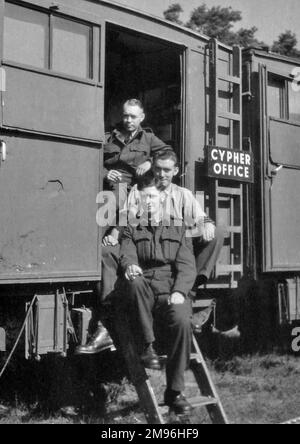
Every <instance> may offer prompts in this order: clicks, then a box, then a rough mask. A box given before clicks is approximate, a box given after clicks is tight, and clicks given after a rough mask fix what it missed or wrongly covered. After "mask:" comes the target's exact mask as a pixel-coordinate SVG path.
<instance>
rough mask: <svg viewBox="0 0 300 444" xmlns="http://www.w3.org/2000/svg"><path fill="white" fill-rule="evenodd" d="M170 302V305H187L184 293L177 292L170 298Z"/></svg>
mask: <svg viewBox="0 0 300 444" xmlns="http://www.w3.org/2000/svg"><path fill="white" fill-rule="evenodd" d="M169 302H170V305H183V304H184V303H185V297H184V296H183V294H182V293H178V292H177V291H176V292H175V293H173V294H172V295H171V296H170V299H169Z"/></svg>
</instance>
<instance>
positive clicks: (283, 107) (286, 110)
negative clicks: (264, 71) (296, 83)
mask: <svg viewBox="0 0 300 444" xmlns="http://www.w3.org/2000/svg"><path fill="white" fill-rule="evenodd" d="M270 78H271V79H274V80H276V81H280V82H281V83H282V86H283V87H282V90H281V94H282V103H281V104H280V114H281V117H280V118H278V117H277V116H273V115H272V114H271V113H270V111H269V103H267V111H268V117H269V118H270V119H273V120H281V121H283V122H289V123H292V124H295V125H299V126H300V120H293V119H291V118H290V111H291V110H290V84H291V83H292V82H293V80H294V78H293V77H292V76H287V75H284V74H280V73H276V72H273V71H268V75H267V89H268V88H269V81H270ZM299 94H300V93H299ZM267 97H268V92H267ZM299 98H300V95H299Z"/></svg>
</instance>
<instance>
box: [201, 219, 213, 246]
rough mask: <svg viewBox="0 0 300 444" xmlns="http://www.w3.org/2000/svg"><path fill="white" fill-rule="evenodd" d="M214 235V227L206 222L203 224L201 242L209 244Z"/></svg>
mask: <svg viewBox="0 0 300 444" xmlns="http://www.w3.org/2000/svg"><path fill="white" fill-rule="evenodd" d="M215 235H216V227H215V226H214V224H212V223H211V222H207V223H206V224H204V230H203V240H204V241H205V242H211V241H212V240H214V238H215Z"/></svg>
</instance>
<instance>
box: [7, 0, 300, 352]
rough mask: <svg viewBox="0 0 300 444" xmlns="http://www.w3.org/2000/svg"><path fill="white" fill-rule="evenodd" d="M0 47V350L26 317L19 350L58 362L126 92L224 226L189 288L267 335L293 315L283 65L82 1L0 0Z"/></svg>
mask: <svg viewBox="0 0 300 444" xmlns="http://www.w3.org/2000/svg"><path fill="white" fill-rule="evenodd" d="M0 42H1V43H0V55H1V67H0V90H1V103H0V113H1V115H0V139H1V140H0V154H1V159H0V190H1V192H0V209H1V210H0V227H1V230H0V307H1V308H0V327H1V330H0V332H1V333H0V349H1V350H5V349H6V348H8V349H10V348H11V346H12V344H13V343H14V341H15V339H16V331H19V329H20V328H21V324H22V321H23V320H24V312H25V309H26V308H27V317H26V323H25V324H26V325H25V354H26V357H36V358H39V357H40V356H41V355H44V354H47V353H62V354H64V355H66V354H67V351H68V349H69V340H70V339H71V338H72V336H73V334H72V333H74V331H73V330H72V329H71V328H70V325H71V324H70V311H72V315H73V318H74V319H75V321H74V323H75V326H76V328H75V330H76V333H77V337H78V339H79V340H80V341H81V342H84V341H85V340H86V335H87V328H88V323H89V320H90V316H91V313H90V310H89V309H86V308H84V307H91V306H92V305H93V303H94V301H95V289H96V287H97V284H98V283H99V282H100V281H101V227H99V226H98V225H97V223H96V214H97V210H98V209H99V204H98V203H97V196H98V193H99V192H100V191H101V189H102V180H103V178H102V157H103V144H104V142H105V133H106V132H109V131H110V130H111V129H112V128H113V127H114V126H115V125H116V124H117V123H118V121H119V119H120V116H119V109H120V106H121V105H122V103H123V102H124V100H126V99H127V98H128V97H137V98H139V99H141V100H142V101H143V102H144V104H145V108H146V110H147V122H146V125H147V126H148V127H150V128H152V130H153V131H154V132H155V134H156V135H158V136H159V137H160V138H161V139H162V140H164V141H165V142H166V143H168V144H170V145H172V146H173V147H174V149H175V150H176V152H177V154H178V156H179V159H180V177H179V178H178V181H179V182H180V184H181V185H183V186H186V187H188V188H189V189H191V190H192V191H193V192H194V193H197V197H198V199H200V200H201V203H202V205H203V208H204V209H205V210H206V212H207V213H208V214H209V215H210V217H212V218H213V219H214V220H216V222H217V224H218V225H222V226H224V228H225V231H226V239H225V243H224V247H223V250H222V253H221V256H220V258H219V261H218V264H217V266H216V269H215V273H214V277H213V278H212V280H211V281H210V282H209V283H208V285H207V286H206V289H205V291H206V292H208V293H209V294H210V295H212V297H216V298H217V299H218V298H219V296H220V295H221V297H220V300H222V301H223V302H222V303H221V304H220V307H221V308H222V309H221V310H219V311H224V312H225V311H226V307H227V309H228V306H227V303H226V297H224V295H231V294H236V295H237V298H239V299H241V300H244V304H243V309H242V310H241V312H242V313H241V314H240V316H239V317H240V318H241V319H242V318H243V320H244V321H245V319H244V318H247V319H250V320H251V319H252V318H253V319H252V320H254V318H255V322H254V324H251V322H252V320H251V322H246V324H247V325H250V327H248V328H249V329H251V325H252V327H253V329H254V330H255V331H256V332H259V326H258V324H259V319H260V320H261V321H262V322H261V324H259V325H262V324H263V325H262V326H261V329H263V328H266V323H265V320H267V322H268V323H269V324H268V325H269V326H270V329H269V330H270V332H271V331H272V329H273V327H275V326H276V325H278V324H279V323H280V322H285V323H286V322H292V321H295V320H297V319H298V317H299V311H298V303H299V274H300V273H299V272H300V254H299V249H298V248H299V244H300V229H299V223H298V222H299V217H300V208H299V198H298V193H297V190H299V185H300V173H299V168H300V160H299V159H300V157H299V156H300V154H299V149H298V148H299V147H298V139H297V134H298V131H300V130H299V128H300V123H299V121H300V99H299V95H297V94H296V93H295V91H294V89H297V87H298V85H297V81H296V80H297V79H296V80H295V78H296V77H297V73H298V74H299V71H297V72H296V71H295V68H297V61H292V60H288V59H285V58H282V57H279V56H277V55H274V54H270V53H267V52H264V51H261V50H247V51H244V53H242V51H241V49H240V48H238V47H234V48H231V47H228V46H226V45H223V44H221V43H220V42H218V41H216V40H209V39H208V38H207V37H205V36H201V35H199V34H197V33H194V32H193V31H191V30H189V29H185V28H182V27H179V26H177V25H175V24H172V23H169V22H166V21H164V20H162V19H159V18H156V17H152V16H149V15H145V14H143V13H141V12H139V11H136V10H132V9H129V8H126V7H123V6H120V5H118V4H116V3H114V2H109V1H96V0H72V1H70V0H57V1H55V2H53V1H51V0H28V1H24V2H23V1H15V0H9V1H4V0H0ZM293 75H294V76H296V77H293ZM293 87H294V89H293ZM249 295H251V296H253V297H252V299H251V297H248V296H249ZM200 296H201V295H200ZM33 298H34V299H33ZM253 300H255V303H256V305H255V306H256V307H257V308H258V311H260V309H261V310H262V312H263V316H262V317H261V318H259V317H257V316H256V314H255V313H256V311H255V310H254V309H253V304H252V302H253ZM33 301H34V302H33ZM249 306H251V310H250V312H251V313H252V315H253V316H252V318H251V315H250V314H251V313H250V312H249V310H248V309H249ZM249 313H250V314H249ZM247 319H246V320H247ZM257 339H258V341H259V340H260V338H259V337H258V338H257Z"/></svg>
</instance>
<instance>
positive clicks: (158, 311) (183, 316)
mask: <svg viewBox="0 0 300 444" xmlns="http://www.w3.org/2000/svg"><path fill="white" fill-rule="evenodd" d="M138 189H139V191H140V194H141V199H142V206H143V208H145V207H146V212H144V214H143V219H142V220H141V221H140V223H139V224H138V225H136V226H132V225H128V227H126V228H125V230H124V232H123V234H122V240H121V252H120V254H121V259H120V264H121V269H122V272H123V275H124V276H125V282H126V283H127V286H126V287H125V290H124V281H123V282H122V283H121V286H120V294H119V297H118V298H117V301H118V302H117V309H120V310H122V313H124V312H126V313H127V314H128V316H129V319H130V321H131V325H134V334H135V338H137V339H139V340H138V343H141V344H142V348H141V350H140V351H141V359H142V362H143V364H144V366H145V367H147V368H151V369H159V368H160V363H159V358H158V356H157V354H156V352H155V350H154V348H153V343H154V342H155V340H156V338H155V333H154V332H155V329H154V325H155V324H156V323H158V325H160V327H162V326H163V329H164V334H163V335H162V337H163V338H164V342H165V346H166V348H167V356H168V360H167V367H166V378H167V389H166V392H165V404H166V405H168V406H169V407H170V408H171V409H173V410H174V411H175V413H176V414H186V413H189V412H190V411H191V408H192V407H191V405H190V404H189V403H188V401H187V400H186V398H185V396H184V394H183V391H184V372H185V370H186V368H187V366H188V363H189V359H190V352H191V316H192V310H191V300H190V298H189V292H190V290H191V288H192V286H193V283H194V281H195V279H196V265H195V258H194V254H193V245H192V240H191V238H190V237H187V236H186V227H185V224H184V223H183V224H177V223H175V221H174V220H171V223H170V224H168V225H166V226H165V225H164V222H163V214H162V212H161V211H160V209H161V200H160V191H159V190H158V189H157V186H156V183H155V179H154V176H153V175H152V177H151V175H150V174H148V175H146V176H144V178H141V180H140V181H139V184H138ZM145 214H146V220H145V218H144V217H145ZM178 225H180V226H178ZM122 290H123V291H122ZM161 333H162V331H161Z"/></svg>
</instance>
